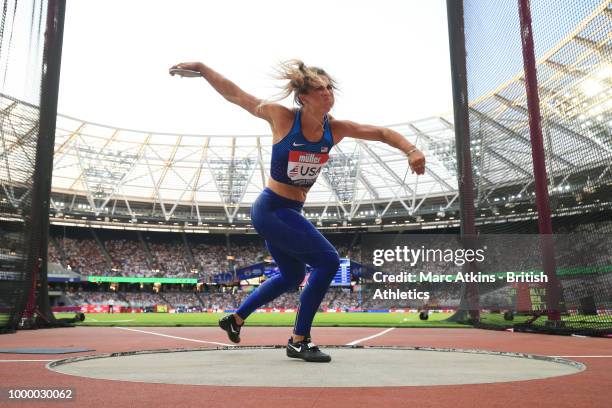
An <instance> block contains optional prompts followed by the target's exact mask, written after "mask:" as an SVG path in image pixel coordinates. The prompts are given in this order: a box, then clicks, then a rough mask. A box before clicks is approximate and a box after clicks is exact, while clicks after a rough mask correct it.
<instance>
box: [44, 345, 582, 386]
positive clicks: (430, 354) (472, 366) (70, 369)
mask: <svg viewBox="0 0 612 408" xmlns="http://www.w3.org/2000/svg"><path fill="white" fill-rule="evenodd" d="M322 349H323V350H325V351H326V352H329V353H330V354H331V355H332V362H331V363H327V364H326V363H307V362H305V361H302V360H296V359H290V358H287V357H286V356H285V349H284V347H280V346H262V347H231V348H217V349H189V350H186V349H174V350H152V351H141V352H128V353H113V354H103V355H94V356H83V357H75V358H68V359H64V360H57V361H54V362H52V363H49V364H48V365H47V367H48V368H49V369H51V370H53V371H56V372H59V373H63V374H69V375H75V376H80V377H89V378H96V379H105V380H120V381H135V382H148V383H163V384H190V385H217V386H223V385H231V386H243V387H249V386H252V387H399V386H426V385H451V384H452V385H456V384H483V383H496V382H506V381H524V380H533V379H542V378H550V377H559V376H563V375H570V374H575V373H578V372H580V371H583V370H584V369H585V366H584V365H583V364H580V363H578V362H575V361H571V360H566V359H562V358H555V357H547V356H538V355H532V354H522V353H502V352H493V351H483V350H459V349H437V348H424V347H349V346H330V347H322Z"/></svg>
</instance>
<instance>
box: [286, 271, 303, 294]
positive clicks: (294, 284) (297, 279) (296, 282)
mask: <svg viewBox="0 0 612 408" xmlns="http://www.w3.org/2000/svg"><path fill="white" fill-rule="evenodd" d="M305 277H306V269H305V268H304V270H302V271H300V272H298V273H296V274H291V275H289V276H287V275H283V276H282V280H283V284H284V285H285V288H286V289H285V290H287V291H289V290H296V289H298V288H299V287H300V283H302V282H304V278H305Z"/></svg>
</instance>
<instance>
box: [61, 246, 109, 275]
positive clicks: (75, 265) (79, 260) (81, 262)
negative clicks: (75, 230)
mask: <svg viewBox="0 0 612 408" xmlns="http://www.w3.org/2000/svg"><path fill="white" fill-rule="evenodd" d="M57 243H58V245H59V247H60V249H59V250H58V248H53V250H51V251H52V252H53V254H54V256H55V257H58V258H60V257H62V255H63V259H62V258H60V259H57V258H55V259H57V261H59V262H60V263H61V264H62V265H63V266H64V267H66V268H67V269H72V270H73V271H75V272H78V273H80V274H88V275H99V274H103V273H104V272H105V271H108V269H109V268H108V266H109V264H108V262H107V261H106V259H105V258H104V256H103V254H102V251H101V250H100V247H99V246H98V244H97V243H96V241H95V240H93V239H74V238H66V237H61V238H58V239H57ZM53 245H54V244H53V243H52V242H51V240H50V241H49V247H53ZM62 252H63V254H62Z"/></svg>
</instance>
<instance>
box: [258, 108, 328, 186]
mask: <svg viewBox="0 0 612 408" xmlns="http://www.w3.org/2000/svg"><path fill="white" fill-rule="evenodd" d="M301 115H302V111H301V110H298V111H296V112H295V119H294V120H293V126H292V127H291V130H290V131H289V133H288V134H287V136H285V137H284V138H283V139H282V140H281V141H280V142H278V143H276V144H274V145H273V146H272V163H271V165H270V176H271V177H272V179H274V180H276V181H278V182H279V183H284V184H289V185H290V186H299V187H311V186H312V185H313V184H314V183H315V182H316V181H317V177H318V176H319V173H320V172H321V168H322V167H323V166H324V165H325V163H327V160H328V159H329V151H330V150H331V148H332V147H333V145H334V138H333V137H332V133H331V128H330V126H329V120H328V117H327V115H325V119H324V122H323V137H321V140H319V141H318V142H310V141H308V140H306V138H305V137H304V135H303V134H302V120H301Z"/></svg>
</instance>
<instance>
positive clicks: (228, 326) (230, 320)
mask: <svg viewBox="0 0 612 408" xmlns="http://www.w3.org/2000/svg"><path fill="white" fill-rule="evenodd" d="M219 327H220V328H222V329H223V330H225V331H226V332H227V337H229V339H230V340H231V341H232V342H234V343H240V328H241V327H242V326H241V325H239V324H238V323H236V318H235V317H234V315H233V314H230V315H227V316H225V317H223V318H222V319H220V320H219Z"/></svg>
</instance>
